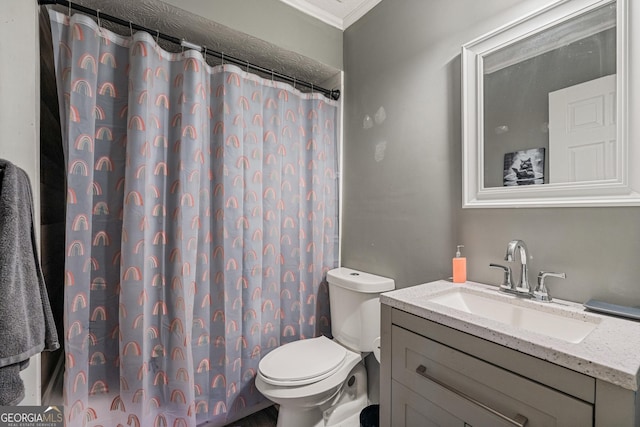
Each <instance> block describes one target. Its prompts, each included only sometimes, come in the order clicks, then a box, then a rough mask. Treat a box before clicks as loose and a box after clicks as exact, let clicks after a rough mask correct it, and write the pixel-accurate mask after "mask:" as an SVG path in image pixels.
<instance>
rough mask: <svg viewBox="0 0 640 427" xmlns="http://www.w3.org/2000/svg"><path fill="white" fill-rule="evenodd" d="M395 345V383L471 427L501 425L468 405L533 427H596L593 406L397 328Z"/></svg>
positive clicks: (394, 335)
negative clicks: (521, 421)
mask: <svg viewBox="0 0 640 427" xmlns="http://www.w3.org/2000/svg"><path fill="white" fill-rule="evenodd" d="M391 340H392V358H391V364H392V367H391V375H392V378H393V380H395V381H397V382H398V383H401V384H402V385H404V386H405V387H407V388H408V389H410V390H411V391H413V392H415V393H416V394H418V395H419V396H422V397H423V398H425V399H426V400H430V401H431V402H433V403H436V404H437V405H438V406H439V407H440V408H442V409H444V410H446V411H448V412H450V413H452V414H453V415H454V416H456V417H457V418H459V419H462V420H464V421H465V422H466V423H468V424H469V425H472V426H474V427H477V426H485V425H486V426H497V425H500V424H497V423H496V422H493V421H487V419H486V418H481V417H484V416H485V415H486V414H485V412H486V411H482V410H478V408H477V407H475V406H477V405H474V404H471V405H470V406H469V405H468V404H467V405H466V406H465V405H464V404H463V403H464V402H465V401H471V402H474V401H475V402H478V403H480V405H482V406H483V407H486V408H489V411H490V413H494V412H495V413H498V414H502V415H504V416H505V417H506V418H510V419H513V420H518V419H522V417H525V418H526V419H527V423H526V425H527V427H539V426H563V427H564V426H567V427H571V426H577V427H585V426H591V425H593V406H592V405H591V404H589V403H587V402H584V401H582V400H579V399H576V398H574V397H571V396H568V395H566V394H564V393H560V392H558V391H557V390H554V389H552V388H549V387H546V386H544V385H542V384H539V383H537V382H534V381H531V380H529V379H527V378H524V377H522V376H520V375H516V374H514V373H512V372H509V371H507V370H505V369H502V368H500V367H498V366H495V365H493V364H490V363H487V362H485V361H483V360H480V359H477V358H475V357H472V356H470V355H468V354H465V353H462V352H460V351H457V350H455V349H453V348H450V347H447V346H445V345H442V344H440V343H438V342H436V341H432V340H430V339H428V338H425V337H423V336H421V335H418V334H415V333H413V332H409V331H407V330H405V329H403V328H400V327H397V326H393V327H392V333H391ZM439 384H444V385H445V386H446V387H447V389H441V387H440V385H439ZM451 390H454V391H455V392H453V394H452V392H451ZM456 395H457V396H456ZM395 400H396V396H395V394H392V401H393V403H392V417H394V418H395V414H394V413H393V408H395V407H398V405H399V403H397V402H395ZM467 403H468V402H467ZM491 411H492V412H491ZM440 425H448V424H447V423H444V424H440ZM454 425H455V424H454ZM511 425H514V424H511Z"/></svg>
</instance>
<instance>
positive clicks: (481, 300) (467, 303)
mask: <svg viewBox="0 0 640 427" xmlns="http://www.w3.org/2000/svg"><path fill="white" fill-rule="evenodd" d="M429 301H431V302H434V303H436V304H440V305H443V306H446V307H449V308H453V309H455V310H460V311H463V312H465V313H470V314H473V315H476V316H480V317H484V318H486V319H491V320H495V321H497V322H501V323H505V324H507V325H511V326H515V327H517V328H521V329H525V330H527V331H530V332H536V333H538V334H543V335H546V336H549V337H553V338H558V339H561V340H564V341H568V342H571V343H579V342H580V341H582V340H583V339H585V337H586V336H587V335H589V333H591V331H593V330H594V329H595V328H596V327H597V326H598V323H599V320H600V319H598V318H584V319H576V318H571V317H568V316H565V315H562V314H556V313H550V312H547V311H543V310H540V309H538V306H537V305H536V304H527V305H528V306H527V307H523V306H522V305H520V304H523V303H526V301H522V300H516V299H515V298H514V297H503V296H498V295H496V296H489V295H486V296H485V295H481V294H479V293H474V292H470V291H469V290H466V289H456V290H453V291H450V292H447V293H445V294H442V295H437V296H434V297H432V298H430V299H429ZM516 301H518V302H519V304H515V303H514V302H516ZM554 308H555V306H554ZM557 311H559V312H561V309H558V310H557Z"/></svg>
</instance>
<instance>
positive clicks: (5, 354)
mask: <svg viewBox="0 0 640 427" xmlns="http://www.w3.org/2000/svg"><path fill="white" fill-rule="evenodd" d="M32 203H33V195H32V193H31V184H30V183H29V177H28V176H27V174H26V172H25V171H23V170H22V169H20V168H18V167H17V166H15V165H14V164H12V163H11V162H9V161H6V160H2V159H0V331H2V333H1V334H0V405H15V404H16V403H18V402H20V400H22V397H23V396H24V386H23V384H22V380H21V379H20V375H19V373H20V370H22V369H24V368H25V367H26V365H27V364H28V360H29V358H30V357H31V356H33V355H35V354H38V353H40V352H42V351H44V350H49V351H53V350H56V349H57V348H59V347H60V344H59V342H58V334H57V332H56V328H55V324H54V322H53V316H52V313H51V307H50V305H49V297H48V295H47V288H46V286H45V283H44V278H43V277H42V271H41V270H40V262H39V259H38V251H37V244H36V235H35V230H34V227H33V205H32ZM16 399H18V400H17V402H16Z"/></svg>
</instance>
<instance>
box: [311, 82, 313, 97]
mask: <svg viewBox="0 0 640 427" xmlns="http://www.w3.org/2000/svg"><path fill="white" fill-rule="evenodd" d="M311 95H313V83H311Z"/></svg>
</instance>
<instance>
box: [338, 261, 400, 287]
mask: <svg viewBox="0 0 640 427" xmlns="http://www.w3.org/2000/svg"><path fill="white" fill-rule="evenodd" d="M327 282H329V284H332V285H336V286H340V287H341V288H345V289H350V290H352V291H356V292H364V293H376V292H377V293H379V292H386V291H391V290H393V289H395V282H394V280H393V279H389V278H388V277H382V276H377V275H375V274H371V273H365V272H364V271H358V270H353V269H351V268H347V267H338V268H334V269H333V270H329V271H328V272H327Z"/></svg>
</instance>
